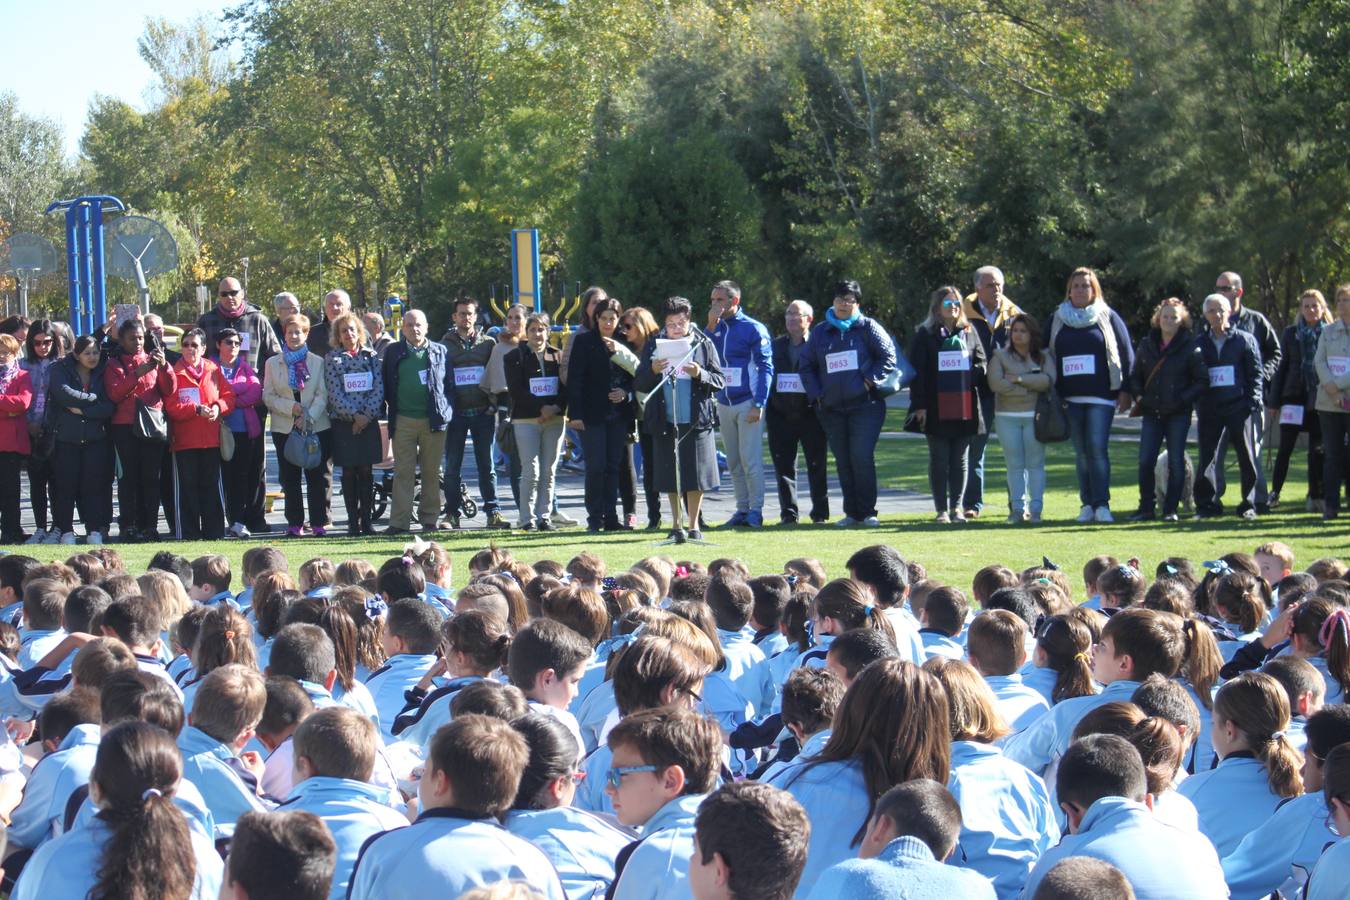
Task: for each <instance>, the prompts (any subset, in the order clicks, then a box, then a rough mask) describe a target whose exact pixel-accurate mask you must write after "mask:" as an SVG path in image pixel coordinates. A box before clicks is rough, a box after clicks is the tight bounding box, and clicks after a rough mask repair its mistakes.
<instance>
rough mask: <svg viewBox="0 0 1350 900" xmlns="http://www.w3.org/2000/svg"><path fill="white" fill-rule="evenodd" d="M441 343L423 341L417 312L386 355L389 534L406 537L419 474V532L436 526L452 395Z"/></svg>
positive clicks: (422, 316) (405, 322) (406, 319)
mask: <svg viewBox="0 0 1350 900" xmlns="http://www.w3.org/2000/svg"><path fill="white" fill-rule="evenodd" d="M451 377H452V376H451V370H450V368H449V367H448V366H447V365H446V349H445V345H444V344H438V343H436V342H435V341H429V340H427V317H426V313H424V312H422V311H421V310H420V309H410V310H408V312H407V313H406V314H405V315H404V316H403V340H401V341H399V342H398V343H397V344H393V345H391V346H390V347H389V350H388V351H387V352H386V353H385V354H384V401H385V403H386V404H388V406H389V442H390V443H391V444H392V445H393V450H394V497H393V501H392V505H391V508H390V511H389V528H388V530H387V532H386V533H389V534H407V533H408V531H410V530H411V527H412V498H413V485H414V484H415V483H416V481H417V472H418V470H419V469H420V470H421V472H422V499H421V502H420V503H419V504H418V507H417V519H418V521H419V522H421V523H422V530H423V531H434V530H436V529H437V528H438V527H440V526H439V523H438V522H437V519H436V517H437V515H438V514H439V513H440V511H441V496H440V495H441V491H440V483H441V459H442V458H443V457H444V455H445V427H446V424H447V423H448V422H449V421H450V417H451V412H452V410H451V404H450V398H451V397H452V396H454V383H453V382H452V381H450V378H451Z"/></svg>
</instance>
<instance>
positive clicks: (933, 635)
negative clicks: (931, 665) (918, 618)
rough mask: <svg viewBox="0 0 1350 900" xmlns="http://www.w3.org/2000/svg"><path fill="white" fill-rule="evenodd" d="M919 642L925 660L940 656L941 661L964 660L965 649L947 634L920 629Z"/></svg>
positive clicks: (930, 629)
mask: <svg viewBox="0 0 1350 900" xmlns="http://www.w3.org/2000/svg"><path fill="white" fill-rule="evenodd" d="M919 641H920V642H921V643H922V644H923V654H924V658H925V659H932V658H933V657H935V656H940V657H942V658H943V659H952V660H962V659H965V658H966V648H965V647H962V646H961V642H960V641H958V640H957V639H956V638H954V637H952V636H951V635H949V634H944V633H943V632H941V631H938V630H937V629H935V628H920V629H919Z"/></svg>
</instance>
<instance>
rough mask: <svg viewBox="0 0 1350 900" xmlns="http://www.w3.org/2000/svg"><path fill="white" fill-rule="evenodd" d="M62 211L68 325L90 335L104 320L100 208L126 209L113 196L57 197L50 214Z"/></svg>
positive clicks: (106, 302)
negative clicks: (68, 292)
mask: <svg viewBox="0 0 1350 900" xmlns="http://www.w3.org/2000/svg"><path fill="white" fill-rule="evenodd" d="M58 209H64V210H65V211H66V272H67V274H68V277H69V287H70V325H71V327H72V328H74V329H75V333H76V334H92V333H93V331H94V329H95V328H98V327H99V326H100V325H102V324H103V323H104V322H106V321H107V320H108V297H107V275H106V272H105V271H104V267H103V210H104V209H113V210H117V211H119V212H126V209H127V207H126V204H124V203H123V202H122V201H121V200H119V199H118V198H116V197H108V196H104V195H92V196H88V197H76V198H75V199H74V200H57V201H54V202H53V203H52V204H51V205H50V206H48V207H47V210H46V211H47V212H48V213H51V212H54V211H56V210H58Z"/></svg>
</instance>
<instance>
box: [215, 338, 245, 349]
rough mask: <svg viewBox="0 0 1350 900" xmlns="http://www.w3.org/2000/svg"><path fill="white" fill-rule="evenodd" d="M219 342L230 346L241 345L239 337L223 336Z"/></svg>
mask: <svg viewBox="0 0 1350 900" xmlns="http://www.w3.org/2000/svg"><path fill="white" fill-rule="evenodd" d="M220 343H222V344H230V345H231V346H234V347H239V346H242V344H243V341H241V340H239V338H225V339H223V340H222V341H220Z"/></svg>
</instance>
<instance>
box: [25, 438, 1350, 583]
mask: <svg viewBox="0 0 1350 900" xmlns="http://www.w3.org/2000/svg"><path fill="white" fill-rule="evenodd" d="M1136 452H1137V451H1136V446H1135V445H1134V444H1132V443H1124V442H1113V443H1112V445H1111V454H1112V466H1113V468H1112V484H1113V485H1114V490H1113V504H1112V505H1113V508H1114V509H1115V511H1116V513H1117V516H1118V517H1119V518H1120V519H1124V517H1125V516H1126V515H1128V514H1129V513H1130V512H1132V511H1133V510H1134V509H1135V507H1136V505H1137V503H1138V487H1137V485H1138V480H1137V477H1136V471H1135V470H1136V465H1135V458H1136ZM988 463H989V465H988V471H987V473H986V478H987V482H986V483H987V485H989V487H988V489H987V490H986V496H987V497H988V498H990V500H991V501H992V502H991V505H990V506H988V507H986V517H985V518H982V519H980V520H978V521H974V522H971V523H969V524H967V525H964V526H938V525H935V524H933V522H932V514H931V513H924V514H923V515H907V516H888V517H883V520H882V527H881V528H879V529H875V530H867V531H861V530H859V531H852V530H850V531H841V530H838V529H835V528H834V527H832V526H828V525H822V526H798V527H796V528H791V529H788V528H780V527H768V528H764V529H762V530H760V531H753V532H752V531H747V530H739V531H731V532H728V531H720V530H716V529H714V530H711V531H709V532H707V534H706V537H707V538H708V540H709V541H710V542H711V543H710V545H709V546H693V545H685V546H682V547H657V546H656V541H657V539H659V538H660V537H663V536H664V535H657V534H653V533H649V532H641V531H639V532H631V533H623V534H604V535H590V534H586V533H585V532H584V531H581V530H579V529H567V530H563V531H560V532H557V533H555V534H549V535H539V534H526V533H516V534H510V533H507V532H495V533H489V532H485V531H482V530H480V529H470V530H467V531H461V532H454V533H445V534H442V535H440V536H438V539H439V540H441V542H442V543H443V544H444V545H445V546H446V547H447V549H448V550H449V551H450V553H451V557H452V559H453V561H454V564H455V576H454V583H455V585H456V586H458V585H462V584H463V583H464V572H465V564H466V562H467V560H468V557H469V556H470V555H471V554H472V553H473V552H475V551H477V550H479V549H481V548H483V547H484V546H486V545H487V544H488V542H489V541H492V540H495V541H496V542H497V543H498V544H499V545H501V546H504V547H509V548H510V549H511V550H512V551H513V552H514V553H515V554H516V555H517V556H519V557H521V558H523V559H525V560H527V561H534V560H538V559H545V558H551V559H557V560H561V561H563V562H566V560H567V559H568V558H570V557H571V556H572V555H574V554H576V553H578V552H580V551H582V550H592V551H594V552H596V553H599V554H600V555H601V556H603V557H604V558H605V560H606V561H607V562H608V564H609V565H610V566H611V567H612V568H624V567H627V566H628V565H630V564H632V563H633V562H634V561H635V560H637V559H640V558H641V557H643V556H647V555H649V554H653V553H669V554H671V555H673V556H677V557H678V558H681V559H694V560H699V561H702V562H707V561H708V560H711V559H715V558H717V557H722V556H735V557H740V558H741V559H744V560H745V561H746V562H747V563H748V564H749V566H750V569H751V570H752V571H753V572H756V573H768V572H778V571H781V568H780V567H781V566H782V563H783V561H784V560H786V559H790V558H792V557H794V556H814V557H817V558H818V559H820V560H821V561H822V562H823V563H824V564H825V567H826V570H827V571H828V572H829V573H830V574H831V575H838V574H844V572H843V564H844V561H845V560H846V559H848V557H849V555H850V554H851V553H852V552H853V551H855V550H857V549H858V548H860V547H863V546H866V545H868V544H872V543H878V542H884V543H888V544H892V545H894V546H895V547H896V548H898V549H899V550H900V551H901V553H903V554H905V556H906V557H909V558H914V559H917V560H919V561H921V562H922V563H923V564H924V565H925V566H926V567H927V568H928V570H929V572H930V573H931V574H932V575H933V577H936V578H938V579H941V580H942V581H945V582H948V583H951V584H956V585H958V586H963V587H964V586H968V585H969V584H970V579H971V576H972V575H973V574H974V572H975V571H976V570H977V569H979V568H980V567H981V566H984V565H987V564H989V563H992V562H1001V563H1004V564H1006V565H1009V566H1012V567H1013V568H1015V569H1020V568H1023V567H1025V566H1029V565H1032V564H1033V563H1039V562H1040V560H1041V557H1042V556H1047V557H1049V558H1050V559H1051V560H1053V561H1054V562H1056V563H1057V564H1059V565H1060V566H1062V567H1064V568H1065V569H1066V570H1067V571H1068V572H1069V573H1070V574H1071V575H1072V574H1073V573H1075V572H1077V571H1078V570H1079V569H1080V568H1081V566H1082V564H1083V562H1084V561H1085V560H1086V559H1087V558H1088V557H1091V556H1094V555H1096V554H1099V553H1109V554H1113V555H1115V556H1117V557H1120V558H1127V557H1130V556H1138V557H1139V558H1140V559H1141V560H1142V561H1143V563H1144V565H1145V567H1146V569H1147V570H1148V571H1149V572H1151V571H1152V568H1153V566H1154V565H1155V564H1156V563H1157V561H1158V560H1159V559H1162V558H1164V557H1167V556H1174V555H1179V556H1185V557H1189V558H1190V559H1192V560H1194V561H1196V562H1197V563H1198V562H1200V561H1203V560H1206V559H1214V558H1215V557H1217V556H1219V555H1221V554H1223V553H1227V552H1230V551H1233V550H1244V551H1247V552H1250V551H1251V550H1252V549H1253V548H1255V547H1256V546H1257V545H1258V544H1260V543H1261V542H1263V541H1266V540H1275V539H1278V540H1282V541H1284V542H1285V543H1287V544H1289V545H1290V546H1292V547H1293V548H1294V550H1295V552H1296V554H1297V558H1298V561H1299V563H1300V564H1306V563H1307V562H1310V561H1311V560H1313V559H1316V558H1318V557H1321V556H1344V555H1346V554H1347V552H1350V520H1347V519H1345V518H1342V519H1341V520H1339V521H1338V522H1335V523H1324V522H1323V521H1322V519H1321V517H1320V516H1313V515H1309V514H1307V513H1304V512H1303V511H1302V510H1303V500H1302V498H1303V496H1304V493H1305V491H1306V482H1305V481H1304V473H1303V470H1302V459H1301V458H1300V459H1299V461H1298V467H1297V468H1296V471H1295V472H1294V473H1292V474H1291V476H1290V480H1289V482H1288V483H1286V485H1285V489H1284V496H1285V498H1286V502H1285V504H1284V506H1283V507H1282V508H1281V509H1280V510H1277V511H1276V513H1275V514H1272V515H1270V516H1267V517H1263V518H1262V519H1261V520H1259V521H1257V522H1250V523H1249V522H1243V521H1241V520H1239V519H1237V518H1236V517H1226V518H1223V519H1218V520H1214V519H1210V520H1206V521H1204V522H1194V521H1187V520H1183V521H1181V522H1178V523H1175V524H1162V523H1157V522H1154V523H1148V524H1142V525H1129V524H1123V523H1118V524H1115V525H1079V524H1078V523H1076V522H1075V521H1073V518H1074V517H1075V516H1076V515H1077V513H1078V506H1079V504H1078V495H1077V482H1076V477H1075V475H1074V466H1073V450H1072V448H1071V447H1070V446H1069V445H1068V444H1067V443H1066V444H1059V445H1056V446H1054V447H1052V448H1051V451H1050V457H1049V459H1048V461H1047V469H1048V476H1049V488H1048V490H1047V497H1046V508H1045V516H1046V521H1045V522H1043V523H1042V524H1040V525H1035V526H1032V525H1025V524H1024V525H1017V526H1012V525H1007V524H1006V523H1005V522H1004V521H1003V519H1004V517H1005V516H1006V515H1007V508H1006V500H1005V496H1006V491H1005V490H1004V488H1003V485H1004V483H1005V482H1004V467H1003V456H1002V453H1001V452H1000V451H999V449H998V444H997V443H991V445H990V450H989V454H988ZM877 464H878V468H879V477H880V480H881V483H882V485H883V486H885V487H890V488H902V489H907V490H913V491H919V492H923V493H926V492H927V465H928V457H927V449H926V446H925V444H924V442H923V441H921V440H917V439H914V440H905V439H897V440H883V441H882V442H881V444H880V445H879V446H878V448H877ZM1231 482H1232V484H1233V487H1231V488H1230V493H1232V492H1233V491H1235V488H1236V482H1237V478H1236V473H1233V477H1232V478H1231ZM477 521H480V522H481V521H482V518H481V516H480V517H479V519H478V520H477ZM271 542H272V543H273V544H275V545H276V546H278V547H280V548H281V549H282V550H283V551H284V552H285V553H286V556H287V558H288V559H289V560H290V562H291V571H292V572H295V571H297V570H298V569H299V566H300V564H301V563H302V562H304V561H305V560H307V559H309V558H311V557H315V556H326V557H328V558H329V559H332V560H334V561H335V562H340V561H342V560H344V559H349V558H353V557H364V558H366V559H369V560H371V561H372V562H374V563H375V564H376V565H378V564H379V563H380V562H382V561H383V560H384V559H386V558H388V557H390V556H393V555H396V554H397V553H398V552H399V551H400V550H401V548H402V546H403V544H402V542H401V541H395V540H390V539H386V538H382V537H375V538H364V539H346V538H338V537H329V538H324V539H320V540H314V539H288V538H276V537H273V538H272V541H271ZM248 546H250V542H240V541H220V542H215V543H206V542H198V543H165V544H161V545H158V546H155V547H151V546H146V545H133V546H128V547H123V548H120V549H121V550H122V553H123V556H124V557H125V559H126V560H127V562H128V567H129V570H130V571H132V572H133V573H138V572H140V571H142V570H144V568H145V565H146V563H147V562H148V560H149V558H150V556H151V555H152V553H153V552H154V551H155V550H157V549H160V548H168V549H172V550H173V551H174V552H176V553H180V554H182V555H184V556H186V557H188V558H192V557H195V556H198V555H201V554H205V553H223V554H225V555H226V556H228V557H229V558H230V560H231V561H232V563H233V564H234V565H235V566H236V567H237V566H238V563H239V560H240V557H241V556H242V554H243V552H244V550H245V549H246V548H247V547H248ZM24 549H25V550H26V551H31V552H32V554H33V555H34V556H37V557H38V558H40V559H43V560H51V559H64V558H66V557H67V556H69V555H70V553H69V551H70V550H71V549H72V548H68V547H59V548H58V547H45V546H38V547H26V548H24ZM236 571H238V569H237V568H236ZM1070 580H1071V581H1073V582H1075V583H1076V582H1077V579H1076V578H1073V577H1071V579H1070ZM237 587H238V585H237V583H236V589H237Z"/></svg>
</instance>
